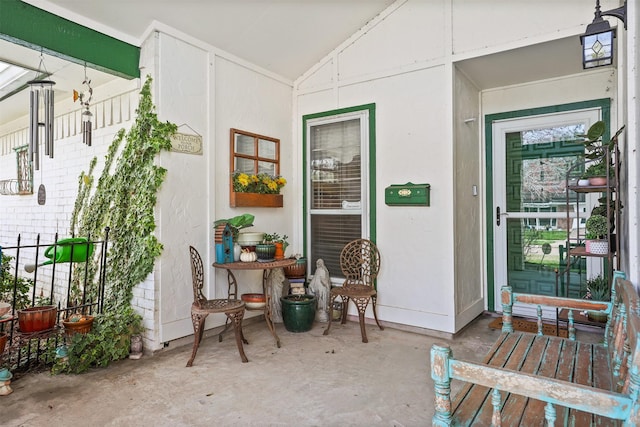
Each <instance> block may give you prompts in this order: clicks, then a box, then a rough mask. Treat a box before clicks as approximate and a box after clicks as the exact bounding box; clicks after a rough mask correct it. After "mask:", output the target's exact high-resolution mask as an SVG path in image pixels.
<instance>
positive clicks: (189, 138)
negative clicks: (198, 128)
mask: <svg viewBox="0 0 640 427" xmlns="http://www.w3.org/2000/svg"><path fill="white" fill-rule="evenodd" d="M171 151H175V152H177V153H185V154H197V155H202V136H200V135H187V134H185V133H176V134H174V135H173V136H172V137H171Z"/></svg>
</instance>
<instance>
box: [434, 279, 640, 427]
mask: <svg viewBox="0 0 640 427" xmlns="http://www.w3.org/2000/svg"><path fill="white" fill-rule="evenodd" d="M616 276H618V277H616V278H615V279H614V286H613V290H612V302H611V303H603V302H598V301H590V300H579V299H569V298H559V297H558V298H556V297H544V296H538V295H527V294H517V293H512V291H511V288H510V287H503V288H502V292H501V298H502V305H503V328H502V333H501V335H500V337H499V339H498V341H497V342H496V343H495V345H494V346H493V347H492V348H491V350H490V351H489V353H488V354H487V356H486V357H485V359H484V361H483V362H482V363H473V362H467V361H462V360H456V359H454V358H453V354H452V351H451V348H450V347H449V346H447V345H439V344H436V345H434V346H433V347H432V349H431V378H432V379H433V381H434V383H435V384H434V385H435V414H434V416H433V425H434V426H451V425H453V426H471V425H473V426H490V425H492V426H527V427H529V426H543V425H556V426H576V427H582V426H596V425H597V426H608V425H613V426H616V425H624V426H638V425H640V404H639V402H638V395H639V392H640V360H639V358H640V351H639V350H640V349H639V348H638V346H639V345H640V339H638V333H639V332H640V317H639V313H638V310H639V309H640V304H639V301H638V294H637V292H636V290H635V288H634V287H633V285H632V284H631V283H630V282H628V281H626V280H624V278H623V274H622V273H619V272H616ZM514 302H519V303H525V304H535V305H538V306H542V305H545V306H551V307H557V308H559V309H563V308H564V309H569V321H568V329H569V335H570V339H566V338H560V337H556V336H543V335H542V320H541V310H540V308H538V334H531V333H526V332H514V331H513V327H512V318H511V313H512V311H511V309H512V305H513V303H514ZM574 310H575V311H578V312H579V311H583V310H599V311H606V312H607V313H608V321H607V326H606V329H605V334H604V338H605V339H604V340H603V342H602V343H599V344H588V343H582V342H578V341H575V334H574V333H575V328H574V325H573V317H572V313H573V311H574ZM452 379H456V380H462V381H464V382H466V384H464V386H463V388H462V389H461V391H460V392H459V393H458V394H457V395H456V399H455V401H454V402H452V401H451V398H450V396H451V380H452Z"/></svg>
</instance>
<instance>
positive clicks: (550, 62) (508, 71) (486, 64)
mask: <svg viewBox="0 0 640 427" xmlns="http://www.w3.org/2000/svg"><path fill="white" fill-rule="evenodd" d="M456 66H457V67H458V69H459V70H461V71H462V72H463V73H464V74H466V75H467V77H469V78H470V79H471V80H472V81H473V82H474V83H475V84H476V86H477V87H478V89H480V90H485V89H491V88H496V87H502V86H509V85H515V84H522V83H527V82H532V81H536V80H544V79H551V78H555V77H561V76H566V75H571V74H577V73H581V72H583V69H582V58H581V50H580V39H579V38H578V36H574V37H567V38H564V39H558V40H554V41H550V42H546V43H539V44H536V45H532V46H527V47H522V48H519V49H512V50H507V51H503V52H500V53H494V54H492V55H486V56H481V57H477V58H472V59H466V60H463V61H460V62H458V63H456Z"/></svg>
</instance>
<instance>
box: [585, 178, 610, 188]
mask: <svg viewBox="0 0 640 427" xmlns="http://www.w3.org/2000/svg"><path fill="white" fill-rule="evenodd" d="M589 185H593V186H598V187H599V186H602V185H607V177H606V176H593V177H591V178H589Z"/></svg>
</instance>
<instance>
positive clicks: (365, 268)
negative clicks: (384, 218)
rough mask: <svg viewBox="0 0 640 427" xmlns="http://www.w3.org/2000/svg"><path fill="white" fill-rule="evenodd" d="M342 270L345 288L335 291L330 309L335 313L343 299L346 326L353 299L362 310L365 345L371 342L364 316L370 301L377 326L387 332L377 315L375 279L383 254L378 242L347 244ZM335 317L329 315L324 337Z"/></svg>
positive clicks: (340, 287)
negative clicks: (349, 307)
mask: <svg viewBox="0 0 640 427" xmlns="http://www.w3.org/2000/svg"><path fill="white" fill-rule="evenodd" d="M340 269H341V270H342V273H343V274H344V277H345V281H344V283H343V285H342V286H339V287H334V288H332V289H331V294H330V297H329V300H330V302H329V309H330V311H331V309H332V307H333V303H334V302H335V300H336V298H337V297H341V298H342V321H341V323H342V324H344V323H346V321H347V309H348V306H349V300H352V301H353V303H354V304H355V305H356V308H357V309H358V318H359V320H360V332H361V334H362V342H364V343H366V342H369V340H368V339H367V332H366V330H365V322H364V313H365V311H366V309H367V305H369V300H371V303H372V304H371V307H372V309H373V317H374V318H375V320H376V324H377V325H378V327H379V328H380V330H384V328H383V327H382V325H381V324H380V322H379V321H378V313H377V312H376V299H377V297H378V293H377V291H376V288H375V279H376V277H377V276H378V272H379V271H380V252H379V251H378V248H377V246H376V245H375V243H373V242H372V241H370V240H367V239H356V240H353V241H351V242H349V243H347V244H346V245H345V246H344V248H342V252H341V253H340ZM332 317H333V316H329V325H328V326H327V329H325V331H324V335H328V334H329V330H330V329H331V323H332Z"/></svg>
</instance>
